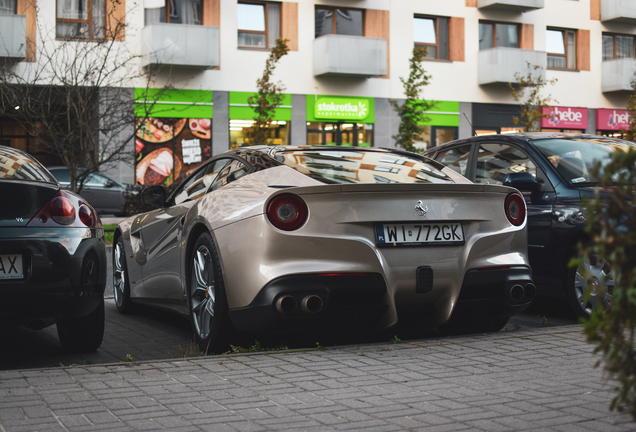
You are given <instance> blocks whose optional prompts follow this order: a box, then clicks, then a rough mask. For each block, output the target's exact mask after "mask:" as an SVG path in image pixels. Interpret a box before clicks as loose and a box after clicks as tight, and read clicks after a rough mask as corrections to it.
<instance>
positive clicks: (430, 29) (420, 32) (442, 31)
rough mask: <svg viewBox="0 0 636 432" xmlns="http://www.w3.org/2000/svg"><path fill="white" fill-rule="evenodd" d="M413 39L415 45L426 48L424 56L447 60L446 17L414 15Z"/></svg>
mask: <svg viewBox="0 0 636 432" xmlns="http://www.w3.org/2000/svg"><path fill="white" fill-rule="evenodd" d="M413 39H414V42H415V45H416V46H418V47H425V48H426V58H431V59H439V60H448V18H442V17H419V16H416V17H415V18H414V19H413Z"/></svg>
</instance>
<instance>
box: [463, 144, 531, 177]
mask: <svg viewBox="0 0 636 432" xmlns="http://www.w3.org/2000/svg"><path fill="white" fill-rule="evenodd" d="M512 173H530V174H532V175H533V176H534V177H535V178H536V177H537V167H536V165H535V164H534V163H533V162H532V161H531V160H530V158H528V155H526V154H525V153H524V152H522V151H521V150H519V149H517V148H515V147H512V146H509V145H506V144H481V145H480V146H479V153H478V154H477V169H476V171H475V183H483V184H497V185H500V184H503V182H504V180H505V178H506V176H507V175H508V174H512Z"/></svg>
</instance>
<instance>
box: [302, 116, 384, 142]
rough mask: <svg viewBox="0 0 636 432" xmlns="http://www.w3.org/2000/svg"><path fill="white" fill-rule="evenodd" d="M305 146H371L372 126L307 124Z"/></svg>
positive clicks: (362, 124)
mask: <svg viewBox="0 0 636 432" xmlns="http://www.w3.org/2000/svg"><path fill="white" fill-rule="evenodd" d="M307 144H308V145H328V146H336V145H339V146H354V147H372V146H373V125H372V124H366V123H322V122H309V123H307Z"/></svg>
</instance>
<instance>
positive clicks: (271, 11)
mask: <svg viewBox="0 0 636 432" xmlns="http://www.w3.org/2000/svg"><path fill="white" fill-rule="evenodd" d="M236 17H237V27H238V46H240V47H250V48H274V47H275V46H276V40H277V39H278V38H279V37H280V3H264V2H250V3H239V4H238V5H237V9H236Z"/></svg>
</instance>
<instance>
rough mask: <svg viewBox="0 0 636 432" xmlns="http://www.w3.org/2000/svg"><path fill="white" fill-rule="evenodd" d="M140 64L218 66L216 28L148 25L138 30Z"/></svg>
mask: <svg viewBox="0 0 636 432" xmlns="http://www.w3.org/2000/svg"><path fill="white" fill-rule="evenodd" d="M141 55H142V66H144V67H146V66H150V65H169V66H184V67H190V68H202V69H207V68H212V67H216V66H218V65H219V28H218V27H209V26H200V25H186V24H151V25H148V26H146V27H144V28H143V29H142V30H141Z"/></svg>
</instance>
